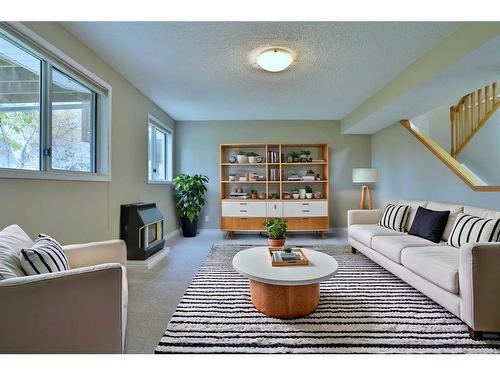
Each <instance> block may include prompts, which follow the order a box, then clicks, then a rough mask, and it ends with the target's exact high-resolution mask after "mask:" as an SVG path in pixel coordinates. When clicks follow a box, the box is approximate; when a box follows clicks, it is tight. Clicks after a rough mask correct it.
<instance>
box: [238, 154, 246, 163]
mask: <svg viewBox="0 0 500 375" xmlns="http://www.w3.org/2000/svg"><path fill="white" fill-rule="evenodd" d="M236 160H238V163H239V164H245V163H248V156H246V155H236Z"/></svg>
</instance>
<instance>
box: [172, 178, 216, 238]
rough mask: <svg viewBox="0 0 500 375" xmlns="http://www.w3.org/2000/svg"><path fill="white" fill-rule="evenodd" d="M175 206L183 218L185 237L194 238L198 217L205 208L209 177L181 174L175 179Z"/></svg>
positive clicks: (182, 224)
mask: <svg viewBox="0 0 500 375" xmlns="http://www.w3.org/2000/svg"><path fill="white" fill-rule="evenodd" d="M173 183H174V191H175V205H176V207H177V210H178V211H179V216H180V218H181V226H182V234H183V236H184V237H194V236H196V233H197V231H198V216H199V215H200V212H201V210H202V208H203V206H205V192H206V191H207V186H206V184H207V183H208V177H207V176H204V175H200V174H195V175H192V176H190V175H188V174H185V173H183V174H180V175H178V176H177V177H175V178H174V181H173Z"/></svg>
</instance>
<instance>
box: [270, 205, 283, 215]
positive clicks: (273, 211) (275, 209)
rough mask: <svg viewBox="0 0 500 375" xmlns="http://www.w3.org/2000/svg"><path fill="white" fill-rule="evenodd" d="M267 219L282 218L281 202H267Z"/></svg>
mask: <svg viewBox="0 0 500 375" xmlns="http://www.w3.org/2000/svg"><path fill="white" fill-rule="evenodd" d="M267 217H283V202H267Z"/></svg>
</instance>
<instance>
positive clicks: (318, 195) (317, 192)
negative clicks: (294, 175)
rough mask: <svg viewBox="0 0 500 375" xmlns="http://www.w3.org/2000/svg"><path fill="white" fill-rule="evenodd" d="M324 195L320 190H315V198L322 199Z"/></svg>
mask: <svg viewBox="0 0 500 375" xmlns="http://www.w3.org/2000/svg"><path fill="white" fill-rule="evenodd" d="M322 196H323V194H322V193H321V192H320V191H315V192H314V198H315V199H321V197H322Z"/></svg>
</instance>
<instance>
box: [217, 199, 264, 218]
mask: <svg viewBox="0 0 500 375" xmlns="http://www.w3.org/2000/svg"><path fill="white" fill-rule="evenodd" d="M222 216H225V217H266V202H239V201H238V202H226V201H224V202H222Z"/></svg>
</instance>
